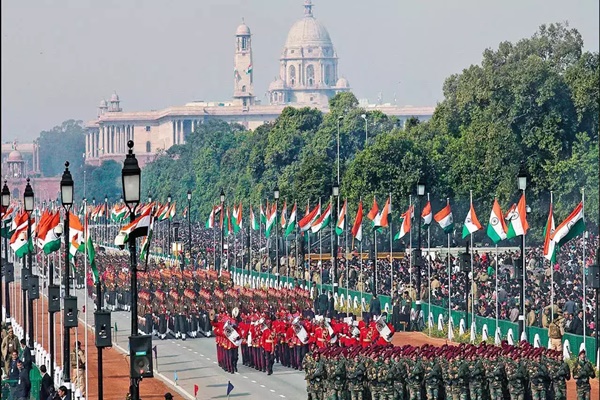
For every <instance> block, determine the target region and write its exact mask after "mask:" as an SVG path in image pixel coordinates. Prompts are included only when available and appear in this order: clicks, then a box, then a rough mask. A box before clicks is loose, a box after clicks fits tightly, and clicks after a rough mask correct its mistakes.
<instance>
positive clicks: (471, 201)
mask: <svg viewBox="0 0 600 400" xmlns="http://www.w3.org/2000/svg"><path fill="white" fill-rule="evenodd" d="M469 205H470V208H469V212H471V209H472V208H473V191H472V190H469ZM471 219H473V215H471ZM469 237H470V238H469V240H470V241H471V246H470V248H471V251H470V253H471V254H470V256H471V287H470V290H468V291H467V293H471V329H472V330H473V329H474V328H473V327H474V325H475V290H474V289H473V286H474V284H475V264H473V233H469ZM468 308H469V307H468V304H467V309H468Z"/></svg>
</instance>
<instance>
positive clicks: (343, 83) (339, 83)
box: [335, 78, 350, 88]
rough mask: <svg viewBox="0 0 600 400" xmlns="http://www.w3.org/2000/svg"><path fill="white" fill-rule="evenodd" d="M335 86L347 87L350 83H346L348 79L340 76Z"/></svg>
mask: <svg viewBox="0 0 600 400" xmlns="http://www.w3.org/2000/svg"><path fill="white" fill-rule="evenodd" d="M335 86H336V87H339V88H349V87H350V83H348V80H347V79H346V78H340V79H338V81H337V83H336V84H335Z"/></svg>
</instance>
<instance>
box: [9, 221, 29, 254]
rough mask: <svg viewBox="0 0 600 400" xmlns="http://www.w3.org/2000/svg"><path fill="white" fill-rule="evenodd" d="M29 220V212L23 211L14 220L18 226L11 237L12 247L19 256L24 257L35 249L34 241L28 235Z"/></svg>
mask: <svg viewBox="0 0 600 400" xmlns="http://www.w3.org/2000/svg"><path fill="white" fill-rule="evenodd" d="M27 220H28V215H27V213H26V212H25V211H22V212H21V213H19V214H18V215H17V217H16V218H15V220H14V221H13V223H16V228H15V229H14V232H13V234H12V236H11V238H10V247H11V249H12V250H13V251H14V252H15V255H16V256H17V257H23V256H25V255H26V254H29V252H30V251H31V252H32V251H33V242H32V240H31V238H28V237H27Z"/></svg>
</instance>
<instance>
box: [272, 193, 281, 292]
mask: <svg viewBox="0 0 600 400" xmlns="http://www.w3.org/2000/svg"><path fill="white" fill-rule="evenodd" d="M273 197H274V198H275V216H277V213H278V212H279V206H278V204H277V203H278V202H279V186H275V190H274V191H273ZM275 268H276V271H277V273H276V275H277V287H278V288H279V279H280V278H279V223H278V222H277V218H275Z"/></svg>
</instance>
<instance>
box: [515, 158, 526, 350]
mask: <svg viewBox="0 0 600 400" xmlns="http://www.w3.org/2000/svg"><path fill="white" fill-rule="evenodd" d="M517 183H518V185H519V190H520V191H521V193H522V194H523V195H525V189H526V188H527V173H526V172H525V166H524V163H523V162H521V168H520V169H519V174H518V175H517ZM519 247H520V249H521V268H522V271H521V272H522V273H521V274H519V276H518V277H517V279H518V280H519V283H520V284H519V305H520V306H521V313H520V315H519V336H518V340H519V341H520V340H521V335H523V332H524V331H525V234H524V233H523V237H522V238H521V242H520V243H519Z"/></svg>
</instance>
